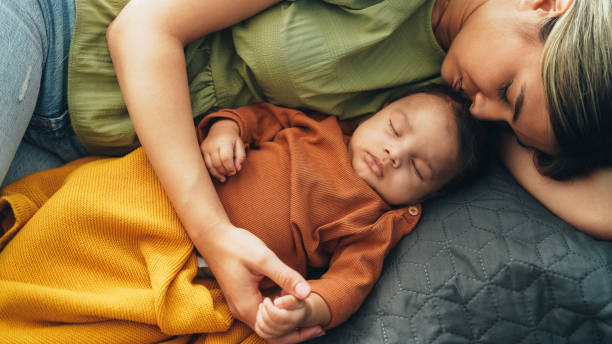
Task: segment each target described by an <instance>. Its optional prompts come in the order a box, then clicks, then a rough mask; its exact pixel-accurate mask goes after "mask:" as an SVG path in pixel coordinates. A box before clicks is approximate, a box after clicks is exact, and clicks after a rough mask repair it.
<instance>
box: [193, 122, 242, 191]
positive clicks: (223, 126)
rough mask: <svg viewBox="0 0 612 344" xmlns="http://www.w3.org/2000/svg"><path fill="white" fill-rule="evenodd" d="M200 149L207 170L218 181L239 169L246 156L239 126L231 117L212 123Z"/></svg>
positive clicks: (222, 180) (223, 179)
mask: <svg viewBox="0 0 612 344" xmlns="http://www.w3.org/2000/svg"><path fill="white" fill-rule="evenodd" d="M200 150H201V151H202V156H203V157H204V163H205V164H206V168H208V172H210V174H211V175H212V176H213V177H215V178H217V180H219V181H220V182H224V181H225V180H226V177H229V176H233V175H235V174H236V173H237V172H238V171H240V169H241V167H242V163H243V162H244V159H245V158H246V151H245V149H244V144H243V143H242V139H241V138H240V127H239V126H238V123H236V122H235V121H233V120H231V119H219V120H217V121H216V122H215V123H213V124H212V125H211V126H210V129H209V130H208V135H206V138H204V140H203V141H202V143H201V144H200Z"/></svg>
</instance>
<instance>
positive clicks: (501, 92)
mask: <svg viewBox="0 0 612 344" xmlns="http://www.w3.org/2000/svg"><path fill="white" fill-rule="evenodd" d="M511 85H512V80H510V81H508V82H507V83H506V84H504V85H502V87H500V88H498V89H497V95H498V96H499V99H501V100H503V101H504V103H506V104H510V101H509V100H508V89H509V88H510V86H511Z"/></svg>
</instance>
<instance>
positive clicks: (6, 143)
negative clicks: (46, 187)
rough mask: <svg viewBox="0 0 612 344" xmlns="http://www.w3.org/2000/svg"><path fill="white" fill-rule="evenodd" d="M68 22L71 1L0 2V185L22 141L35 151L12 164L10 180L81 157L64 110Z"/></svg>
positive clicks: (71, 17) (71, 13)
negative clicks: (33, 146)
mask: <svg viewBox="0 0 612 344" xmlns="http://www.w3.org/2000/svg"><path fill="white" fill-rule="evenodd" d="M74 20H75V7H74V0H2V1H1V2H0V46H1V47H2V48H1V49H0V181H2V180H3V179H4V177H5V174H6V173H7V170H8V169H9V166H10V165H11V162H12V161H13V159H14V156H15V153H16V152H17V148H18V147H19V145H20V144H21V143H22V139H23V138H24V137H25V139H26V140H28V141H29V142H30V143H32V144H33V145H35V146H38V147H39V148H40V150H37V154H33V156H31V157H27V156H24V157H22V158H20V159H16V160H15V164H18V165H19V166H11V171H12V178H16V177H20V176H22V175H25V174H28V173H31V172H35V171H37V170H40V169H43V168H49V167H55V166H57V162H58V159H59V161H62V162H67V161H70V160H73V159H76V158H78V157H80V156H83V155H86V154H87V151H86V150H85V149H84V148H83V147H82V146H81V145H80V144H79V143H78V140H76V138H75V137H74V132H73V131H72V128H71V126H70V118H69V115H68V109H67V94H66V83H67V75H68V49H69V46H70V38H71V35H72V28H73V27H74ZM30 148H32V147H29V146H28V149H20V154H25V153H27V152H32V149H30Z"/></svg>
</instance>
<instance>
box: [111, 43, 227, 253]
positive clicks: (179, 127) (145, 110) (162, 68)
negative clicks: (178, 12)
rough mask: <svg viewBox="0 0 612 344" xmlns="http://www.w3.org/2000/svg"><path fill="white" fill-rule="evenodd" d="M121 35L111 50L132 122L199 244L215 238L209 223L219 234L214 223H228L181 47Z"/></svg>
mask: <svg viewBox="0 0 612 344" xmlns="http://www.w3.org/2000/svg"><path fill="white" fill-rule="evenodd" d="M121 34H122V35H123V37H121V38H120V39H109V47H110V50H111V56H112V58H113V63H114V65H115V69H116V71H117V77H118V80H119V83H120V85H121V90H122V93H123V95H124V99H125V101H126V104H127V106H128V109H129V111H130V117H131V119H132V122H133V124H134V128H135V130H136V133H137V134H138V138H139V140H140V142H141V144H142V146H143V148H144V150H145V151H146V153H147V157H148V158H149V160H150V162H151V165H152V166H153V168H154V170H155V172H156V173H157V176H158V177H159V180H160V182H161V183H162V185H163V186H164V189H165V191H166V193H167V195H168V198H169V199H170V201H171V203H172V204H173V206H174V208H175V210H176V212H177V214H178V216H179V218H180V219H181V221H182V222H183V225H184V227H185V228H186V230H187V232H188V235H189V236H190V237H191V238H192V240H193V241H194V242H195V243H196V244H197V243H198V242H200V241H201V240H203V239H204V237H210V236H209V235H206V236H204V235H203V234H204V233H203V231H204V227H203V226H202V225H203V224H204V223H208V224H209V226H206V227H207V229H208V230H214V229H215V228H218V226H214V224H223V223H227V224H229V221H228V219H227V215H226V214H225V211H224V210H223V207H222V206H221V204H220V202H219V199H218V196H217V194H216V191H215V189H214V187H213V185H212V182H211V180H210V177H209V176H208V172H207V170H206V167H205V166H204V163H203V160H202V157H201V154H200V151H199V148H198V143H197V139H196V135H195V128H194V125H193V119H192V114H191V106H190V100H189V91H188V89H187V88H188V86H187V85H188V84H187V76H186V72H185V58H184V55H183V46H182V43H181V42H180V41H178V40H174V39H171V38H169V37H165V38H164V37H159V38H157V39H147V38H146V37H139V34H138V33H130V32H127V33H126V32H122V33H121ZM127 50H132V51H137V52H138V54H134V53H131V52H130V51H127ZM126 51H127V52H126ZM203 205H206V206H203Z"/></svg>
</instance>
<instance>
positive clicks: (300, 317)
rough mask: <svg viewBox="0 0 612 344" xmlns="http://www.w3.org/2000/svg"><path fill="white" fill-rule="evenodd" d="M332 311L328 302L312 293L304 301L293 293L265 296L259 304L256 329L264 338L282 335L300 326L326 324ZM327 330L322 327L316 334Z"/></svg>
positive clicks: (319, 334) (318, 334) (321, 333)
mask: <svg viewBox="0 0 612 344" xmlns="http://www.w3.org/2000/svg"><path fill="white" fill-rule="evenodd" d="M330 318H331V312H330V310H329V306H327V303H325V301H324V300H323V298H321V297H320V296H319V295H317V294H315V293H311V294H310V296H308V298H307V299H306V300H304V301H302V300H299V299H297V298H296V297H294V296H293V295H284V296H281V297H278V298H276V299H275V300H274V302H273V301H272V300H270V298H265V299H264V301H263V302H262V303H260V304H259V309H258V311H257V318H256V320H255V331H256V332H257V334H258V335H259V336H260V337H262V338H264V339H273V338H279V337H282V336H284V335H286V334H288V333H291V332H293V331H294V330H295V329H296V328H299V327H313V326H321V327H323V326H325V325H327V323H329V320H330ZM323 334H325V332H324V331H323V330H322V329H321V330H320V331H319V332H318V333H317V334H316V335H317V336H321V335H323Z"/></svg>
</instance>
